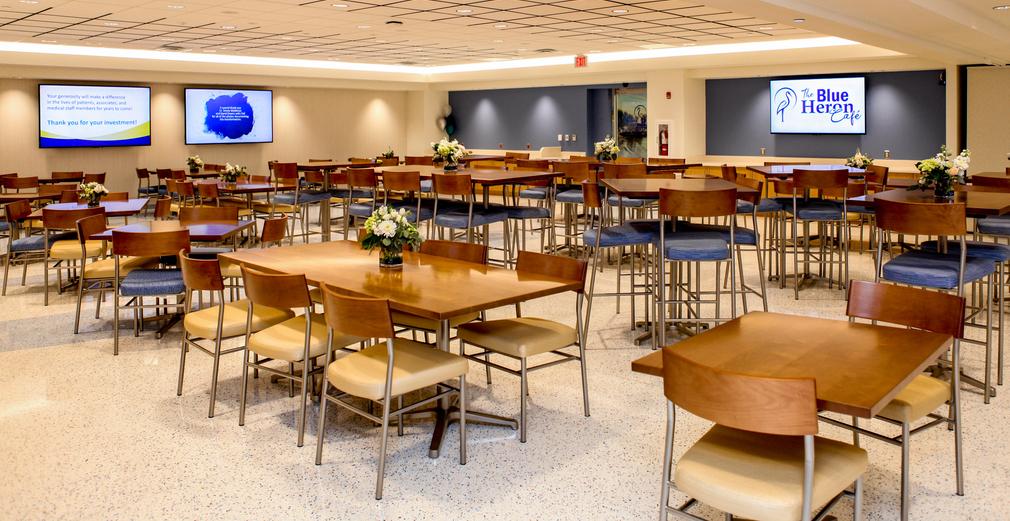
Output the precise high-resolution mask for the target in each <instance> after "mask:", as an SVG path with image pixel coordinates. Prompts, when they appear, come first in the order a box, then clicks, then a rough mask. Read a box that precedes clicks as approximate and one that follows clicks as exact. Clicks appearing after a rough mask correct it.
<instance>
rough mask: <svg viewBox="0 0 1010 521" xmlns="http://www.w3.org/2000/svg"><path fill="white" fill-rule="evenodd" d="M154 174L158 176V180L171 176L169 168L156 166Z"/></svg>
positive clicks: (164, 179)
mask: <svg viewBox="0 0 1010 521" xmlns="http://www.w3.org/2000/svg"><path fill="white" fill-rule="evenodd" d="M154 174H155V175H156V176H158V182H159V183H160V182H162V181H166V180H168V179H171V178H172V169H171V168H158V169H156V170H155V171H154Z"/></svg>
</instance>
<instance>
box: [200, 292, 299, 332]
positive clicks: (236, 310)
mask: <svg viewBox="0 0 1010 521" xmlns="http://www.w3.org/2000/svg"><path fill="white" fill-rule="evenodd" d="M218 309H219V307H218V306H216V305H215V306H210V307H207V308H204V309H201V310H199V311H193V312H192V313H186V318H184V319H183V327H185V328H186V331H187V332H189V334H190V335H193V336H197V337H200V338H214V337H216V336H217V315H218ZM248 310H249V301H248V300H246V299H242V300H236V301H234V302H229V303H227V304H225V305H224V320H223V322H222V324H221V338H230V337H234V336H241V335H244V334H245V322H246V315H247V314H248ZM294 316H295V314H294V313H293V312H292V311H291V310H290V309H277V308H271V307H267V306H254V307H253V316H252V330H253V332H256V331H262V330H264V329H266V328H268V327H270V326H272V325H274V324H280V323H281V322H284V321H285V320H287V319H289V318H291V317H294Z"/></svg>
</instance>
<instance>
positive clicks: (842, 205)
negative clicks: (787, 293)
mask: <svg viewBox="0 0 1010 521" xmlns="http://www.w3.org/2000/svg"><path fill="white" fill-rule="evenodd" d="M813 190H819V191H821V194H820V197H812V196H811V191H813ZM826 193H829V194H831V195H833V196H836V197H837V196H838V194H840V196H841V200H840V201H838V200H831V199H827V198H826V197H824V196H825V195H826ZM848 193H849V170H848V169H847V168H845V169H838V170H802V169H794V170H793V178H792V200H791V201H790V203H791V204H787V205H785V215H784V216H783V217H784V218H783V219H782V229H781V234H782V237H783V240H782V241H781V244H780V245H779V246H780V248H781V257H780V261H781V269H780V272H781V273H782V284H784V283H785V278H786V274H785V258H786V254H787V250H789V249H790V248H791V249H792V253H793V277H794V280H795V284H793V297H794V298H795V299H796V300H799V298H800V285H801V284H802V282H803V280H804V279H805V278H809V277H811V276H812V274H811V273H810V262H811V260H813V261H815V262H817V263H818V264H819V265H820V269H819V270H818V276H820V277H827V279H828V287H829V288H830V287H832V286H833V285H834V283H835V282H836V280H835V278H834V275H833V271H834V266H835V265H837V266H838V275H839V278H838V280H837V282H838V287H839V289H841V288H844V287H845V284H846V282H847V281H848V280H849V227H848V226H847V225H846V219H847V218H848V217H847V216H848V203H847V199H848ZM787 220H788V221H791V222H792V237H791V241H790V240H789V239H788V238H786V233H785V223H786V221H787ZM800 223H802V224H803V236H802V238H801V237H800V235H799V225H800ZM811 223H813V224H815V225H817V228H818V238H819V241H820V248H819V251H818V253H817V254H816V255H814V254H811V252H810V243H811V242H812V240H813V237H812V236H811V235H810V224H811ZM831 230H835V231H836V232H837V235H836V236H834V237H832V236H831V235H829V234H828V232H829V231H831ZM801 241H802V242H803V265H804V273H803V275H801V274H800V272H799V257H800V242H801ZM836 250H837V253H838V259H837V260H835V259H833V258H832V257H834V255H835V253H834V252H835V251H836ZM825 266H827V267H829V271H828V272H827V275H825V269H824V268H825Z"/></svg>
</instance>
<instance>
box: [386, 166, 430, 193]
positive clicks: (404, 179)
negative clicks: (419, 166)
mask: <svg viewBox="0 0 1010 521" xmlns="http://www.w3.org/2000/svg"><path fill="white" fill-rule="evenodd" d="M382 186H383V188H385V189H386V192H404V193H406V192H415V193H420V192H421V172H419V171H418V172H383V173H382Z"/></svg>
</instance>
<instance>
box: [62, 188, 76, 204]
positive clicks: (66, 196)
mask: <svg viewBox="0 0 1010 521" xmlns="http://www.w3.org/2000/svg"><path fill="white" fill-rule="evenodd" d="M78 200H79V199H78V197H77V190H64V191H62V192H60V202H61V203H76V202H77V201H78Z"/></svg>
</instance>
